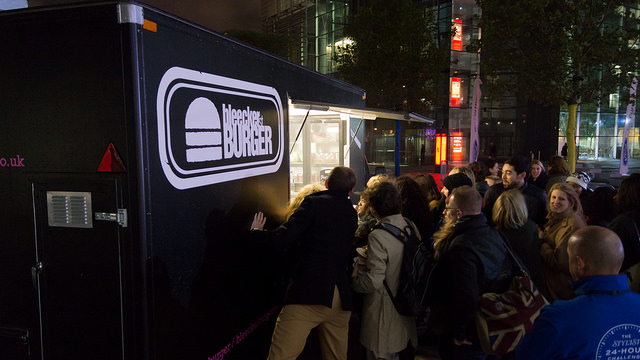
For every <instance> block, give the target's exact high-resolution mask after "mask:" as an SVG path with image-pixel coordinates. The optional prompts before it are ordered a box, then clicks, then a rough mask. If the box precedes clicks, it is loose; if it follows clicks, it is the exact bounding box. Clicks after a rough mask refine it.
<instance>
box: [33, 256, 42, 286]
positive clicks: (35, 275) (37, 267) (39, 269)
mask: <svg viewBox="0 0 640 360" xmlns="http://www.w3.org/2000/svg"><path fill="white" fill-rule="evenodd" d="M42 270H44V264H43V263H42V262H38V263H37V264H35V265H34V266H32V267H31V281H32V282H33V288H34V289H36V290H37V289H38V275H39V274H40V273H41V272H42Z"/></svg>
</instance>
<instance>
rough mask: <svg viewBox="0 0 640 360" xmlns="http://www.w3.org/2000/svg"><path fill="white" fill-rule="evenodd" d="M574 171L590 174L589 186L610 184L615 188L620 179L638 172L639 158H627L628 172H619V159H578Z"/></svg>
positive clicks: (639, 171) (618, 185)
mask: <svg viewBox="0 0 640 360" xmlns="http://www.w3.org/2000/svg"><path fill="white" fill-rule="evenodd" d="M576 171H584V172H586V173H588V174H589V175H591V183H589V185H590V187H592V188H595V187H597V186H603V185H607V184H608V185H611V186H613V187H615V188H618V187H620V183H621V182H622V180H624V179H625V178H627V177H628V176H629V174H631V173H640V159H630V160H629V172H628V174H620V160H619V159H608V158H599V159H593V160H592V159H586V160H578V161H577V163H576Z"/></svg>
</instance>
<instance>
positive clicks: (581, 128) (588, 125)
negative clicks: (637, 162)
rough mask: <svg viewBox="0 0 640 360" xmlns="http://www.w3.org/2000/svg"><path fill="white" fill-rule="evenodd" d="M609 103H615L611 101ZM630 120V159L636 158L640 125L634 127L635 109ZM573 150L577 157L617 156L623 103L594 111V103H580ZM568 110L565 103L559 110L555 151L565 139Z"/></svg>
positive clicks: (638, 155) (621, 137)
mask: <svg viewBox="0 0 640 360" xmlns="http://www.w3.org/2000/svg"><path fill="white" fill-rule="evenodd" d="M612 105H617V104H615V103H614V102H612ZM635 110H636V111H635V116H634V117H633V119H632V120H631V121H632V122H631V124H630V130H629V154H630V156H631V158H633V159H639V158H640V138H639V135H640V129H639V128H638V127H637V121H634V119H637V117H638V110H637V106H636V107H635ZM577 118H578V119H579V121H578V124H579V125H578V126H577V129H576V130H577V131H576V134H577V136H576V146H577V149H576V154H577V155H578V159H581V160H598V159H602V160H605V159H620V152H621V144H622V141H623V134H624V126H625V121H626V107H619V106H613V107H603V108H601V109H600V111H598V109H597V108H596V107H594V106H589V105H584V106H582V107H580V108H579V110H578V113H577ZM568 119H569V113H568V111H567V108H566V106H565V107H563V109H562V110H561V112H560V124H559V125H560V131H559V134H558V135H559V136H558V152H557V153H558V154H560V151H561V149H562V146H563V145H564V143H565V142H567V138H566V129H567V121H568Z"/></svg>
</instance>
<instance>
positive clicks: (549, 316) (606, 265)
mask: <svg viewBox="0 0 640 360" xmlns="http://www.w3.org/2000/svg"><path fill="white" fill-rule="evenodd" d="M567 251H568V253H569V269H570V272H571V277H572V278H573V280H574V291H575V293H576V295H577V297H576V298H574V299H573V300H569V301H561V300H559V301H556V302H554V303H553V304H551V305H548V306H545V307H544V308H543V309H542V311H541V313H540V316H539V317H538V318H537V319H536V320H535V322H534V324H533V330H532V331H531V332H530V333H528V334H527V335H525V336H524V338H523V340H522V342H521V343H520V344H519V345H518V347H517V348H516V355H517V356H516V358H517V359H518V360H520V359H590V360H593V359H624V360H627V359H640V294H636V293H634V292H631V290H630V289H629V283H628V280H627V276H626V275H618V273H619V271H620V267H621V265H622V260H623V259H624V250H623V248H622V243H621V241H620V238H619V237H618V236H617V235H616V233H614V232H613V231H611V230H609V229H607V228H604V227H600V226H587V227H584V228H582V229H580V230H577V231H576V232H575V233H574V234H573V235H572V236H571V238H570V239H569V243H568V248H567Z"/></svg>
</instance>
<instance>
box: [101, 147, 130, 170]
mask: <svg viewBox="0 0 640 360" xmlns="http://www.w3.org/2000/svg"><path fill="white" fill-rule="evenodd" d="M98 171H99V172H117V173H123V172H127V168H126V167H125V166H124V164H123V163H122V159H121V158H120V155H119V154H118V151H117V150H116V147H115V146H113V143H109V146H108V147H107V151H105V152H104V156H103V157H102V161H101V162H100V165H99V166H98Z"/></svg>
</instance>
